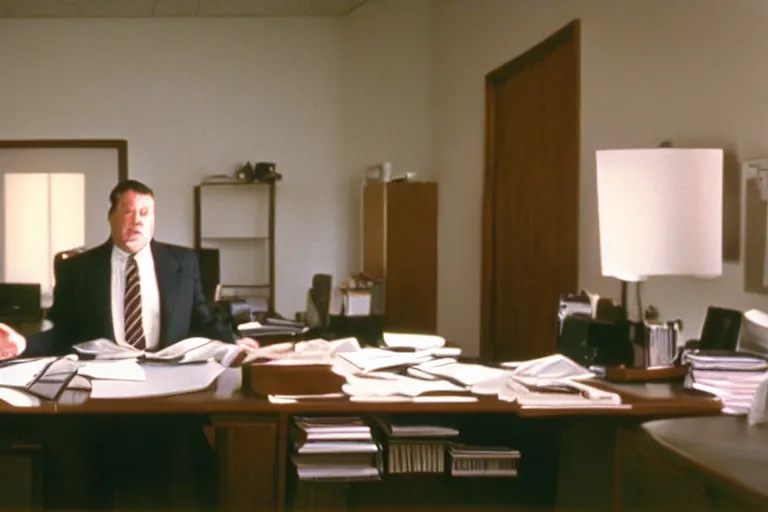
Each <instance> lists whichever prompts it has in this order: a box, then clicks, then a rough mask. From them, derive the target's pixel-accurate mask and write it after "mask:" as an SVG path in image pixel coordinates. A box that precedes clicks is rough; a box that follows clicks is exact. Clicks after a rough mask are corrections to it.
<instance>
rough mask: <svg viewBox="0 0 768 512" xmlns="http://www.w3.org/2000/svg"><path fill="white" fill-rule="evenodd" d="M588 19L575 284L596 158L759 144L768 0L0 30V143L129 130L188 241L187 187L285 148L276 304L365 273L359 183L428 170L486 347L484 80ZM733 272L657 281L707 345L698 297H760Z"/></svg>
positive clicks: (453, 304) (613, 291)
mask: <svg viewBox="0 0 768 512" xmlns="http://www.w3.org/2000/svg"><path fill="white" fill-rule="evenodd" d="M575 18H580V19H581V20H582V81H583V89H582V95H583V96H582V148H581V149H582V164H581V167H582V184H581V198H582V216H581V223H582V226H581V265H580V281H581V285H582V286H584V287H587V288H589V289H592V290H593V291H595V292H598V293H603V294H609V295H612V296H616V295H617V294H618V284H617V283H616V282H615V281H612V280H608V279H604V278H602V277H601V276H600V266H599V251H598V238H597V237H598V234H597V216H596V198H595V187H594V177H595V176H594V156H593V155H594V151H595V150H596V149H602V148H611V147H623V146H626V147H641V146H651V145H656V144H658V143H659V142H660V141H661V140H663V139H671V140H672V141H673V142H674V143H675V144H676V145H679V146H694V145H702V146H704V145H712V146H718V147H726V148H727V149H729V150H731V151H734V152H735V153H736V154H737V155H738V156H739V158H742V159H744V158H754V157H758V156H768V140H766V138H768V135H766V134H768V102H766V101H765V93H764V91H765V84H766V83H768V80H767V79H768V69H764V68H763V66H761V64H762V62H763V60H764V59H763V56H764V55H765V53H766V51H768V40H766V38H765V37H764V24H765V21H766V19H767V18H768V2H766V1H764V0H760V1H758V0H754V1H750V0H735V1H731V2H724V1H723V2H717V1H712V0H622V1H621V2H608V1H605V0H547V1H540V0H372V1H371V2H370V3H369V4H366V5H364V6H363V7H361V8H359V9H357V10H355V11H354V12H353V13H352V14H351V15H350V16H349V17H348V18H345V19H341V20H336V19H333V20H331V19H314V20H313V19H276V18H269V19H241V20H234V19H199V20H187V19H156V20H104V19H99V20H0V69H2V73H0V112H1V113H2V123H0V138H2V139H11V138H12V139H29V138H95V137H98V138H102V137H115V138H126V139H128V141H129V160H130V161H129V164H130V168H131V175H132V176H135V177H137V178H139V179H143V180H146V181H147V182H148V183H149V184H150V185H151V186H153V187H154V188H155V189H156V190H157V195H158V201H159V203H160V204H159V211H158V216H159V217H158V225H157V227H158V236H159V238H163V239H165V240H168V241H171V242H179V243H185V244H190V243H191V242H192V219H191V214H192V201H191V194H192V192H191V189H192V185H193V184H194V183H196V182H197V181H199V180H200V179H201V178H202V177H203V176H204V175H205V174H208V173H220V172H231V171H232V170H233V169H234V167H235V166H236V165H237V163H239V162H240V161H242V160H245V159H251V160H274V161H276V162H277V163H278V169H279V170H280V171H281V172H283V173H284V175H285V179H284V181H283V183H282V184H281V187H280V189H279V190H280V192H279V202H278V218H277V223H278V248H277V256H278V269H277V282H278V297H277V298H278V308H279V309H280V310H281V311H284V312H286V313H287V314H292V313H293V311H295V310H298V309H302V307H303V302H304V293H305V289H306V284H307V283H308V282H309V279H310V276H311V274H312V273H314V272H331V273H334V274H335V276H336V278H337V279H338V278H340V277H342V276H344V275H346V274H347V273H348V272H349V271H355V270H357V269H358V268H359V249H358V248H359V233H358V230H359V222H358V219H357V217H356V216H357V212H358V208H359V199H358V197H359V195H358V193H359V185H360V181H359V173H361V172H362V170H363V169H364V168H365V167H366V166H368V165H371V164H375V163H379V162H381V161H384V160H388V161H391V162H392V163H393V166H394V171H395V172H396V173H397V172H405V171H406V170H408V171H414V170H415V171H417V172H419V173H421V174H422V175H423V176H425V177H436V178H437V180H438V181H439V190H440V237H439V258H440V261H439V303H438V323H439V329H440V332H441V333H442V334H443V335H445V336H446V337H448V338H450V339H451V340H452V341H456V342H458V343H461V344H462V345H463V346H464V347H465V348H466V349H467V350H468V352H470V353H472V352H474V351H476V350H477V345H478V337H479V314H480V250H481V248H480V243H481V241H480V227H481V188H482V179H483V129H484V126H483V122H484V119H483V115H484V114H483V102H484V96H483V94H484V91H483V80H484V76H485V74H486V73H487V72H488V71H490V70H492V69H494V68H495V67H497V66H499V65H500V64H503V63H505V62H507V61H509V60H511V59H513V58H514V57H516V56H517V55H519V54H520V53H522V52H524V51H526V50H527V49H528V48H530V47H531V46H533V45H535V44H536V43H538V42H539V41H541V40H542V39H544V38H546V37H547V36H548V35H549V34H551V33H552V32H554V31H556V30H558V29H559V28H561V27H562V26H564V25H565V24H567V23H568V22H570V21H571V20H573V19H575ZM742 289H743V286H742V267H741V265H740V264H728V265H726V267H725V275H724V276H723V277H721V278H719V279H717V280H715V281H711V282H700V281H696V280H693V279H664V280H661V279H658V280H655V281H651V282H649V283H648V284H647V285H646V287H645V293H646V302H647V303H653V304H655V305H657V306H659V307H660V308H661V311H662V314H664V315H665V316H679V317H681V318H683V319H684V320H685V322H686V324H687V333H686V334H690V335H695V334H696V333H697V332H698V330H699V326H700V323H701V319H702V317H703V315H704V313H705V309H706V306H707V305H709V304H711V303H716V304H719V305H723V306H731V307H736V308H742V309H743V308H749V307H758V308H766V309H768V298H766V297H763V296H758V295H752V294H746V293H744V292H743V291H742Z"/></svg>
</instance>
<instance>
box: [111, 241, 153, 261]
mask: <svg viewBox="0 0 768 512" xmlns="http://www.w3.org/2000/svg"><path fill="white" fill-rule="evenodd" d="M149 255H151V248H150V247H149V242H147V244H146V245H145V246H144V247H142V248H141V250H140V251H139V252H137V253H136V254H135V256H134V259H135V260H136V261H137V262H140V261H142V260H144V259H146V258H148V257H149ZM112 256H113V257H115V258H117V260H118V261H119V262H121V263H125V262H126V261H127V260H128V258H129V257H130V253H127V252H125V251H124V250H122V249H121V248H119V247H118V246H117V244H114V243H113V244H112Z"/></svg>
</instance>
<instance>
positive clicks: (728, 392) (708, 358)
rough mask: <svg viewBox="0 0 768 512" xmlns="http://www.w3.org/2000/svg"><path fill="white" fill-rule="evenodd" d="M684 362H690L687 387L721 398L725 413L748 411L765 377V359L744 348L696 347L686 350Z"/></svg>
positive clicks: (767, 364)
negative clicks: (696, 349)
mask: <svg viewBox="0 0 768 512" xmlns="http://www.w3.org/2000/svg"><path fill="white" fill-rule="evenodd" d="M683 363H686V364H688V365H689V366H690V371H689V372H688V376H687V377H686V381H685V385H686V387H689V388H692V389H697V390H699V391H705V392H707V393H711V394H713V395H715V396H717V397H718V398H720V400H721V401H722V402H723V413H724V414H735V415H741V414H747V413H748V412H749V409H750V407H751V405H752V401H753V400H754V397H755V394H756V393H757V388H758V386H759V385H760V383H761V382H762V381H763V380H765V378H766V377H768V361H766V359H765V358H764V357H763V356H760V355H756V354H751V353H747V352H728V351H697V352H692V353H687V354H685V355H684V356H683Z"/></svg>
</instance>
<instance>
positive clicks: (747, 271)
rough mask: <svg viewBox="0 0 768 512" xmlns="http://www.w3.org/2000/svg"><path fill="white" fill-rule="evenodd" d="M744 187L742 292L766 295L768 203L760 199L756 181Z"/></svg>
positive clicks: (767, 278)
mask: <svg viewBox="0 0 768 512" xmlns="http://www.w3.org/2000/svg"><path fill="white" fill-rule="evenodd" d="M745 181H746V183H745V187H744V291H746V292H752V293H763V294H768V272H766V270H768V250H766V243H767V242H768V207H766V206H767V205H768V203H766V201H764V200H763V199H761V197H760V190H759V188H758V186H757V180H755V179H748V180H745Z"/></svg>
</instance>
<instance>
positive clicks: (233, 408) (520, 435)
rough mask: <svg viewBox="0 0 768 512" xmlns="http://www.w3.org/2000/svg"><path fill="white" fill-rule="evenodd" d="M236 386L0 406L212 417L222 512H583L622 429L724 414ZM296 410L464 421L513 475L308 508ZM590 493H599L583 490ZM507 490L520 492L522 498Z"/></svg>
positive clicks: (341, 497)
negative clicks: (251, 392)
mask: <svg viewBox="0 0 768 512" xmlns="http://www.w3.org/2000/svg"><path fill="white" fill-rule="evenodd" d="M239 383H240V379H239V371H238V370H227V371H226V372H225V373H224V374H222V375H221V376H220V377H219V378H218V379H217V381H216V383H215V385H214V386H212V388H211V389H209V390H206V391H204V392H199V393H189V394H185V395H178V396H171V397H164V398H152V399H124V400H91V399H89V398H88V396H87V393H83V392H72V391H67V392H66V393H65V394H64V396H62V397H61V399H60V400H58V401H57V402H56V403H45V404H43V405H41V406H40V407H36V408H32V409H30V408H15V407H11V406H9V405H7V404H3V403H0V414H16V415H21V414H24V415H31V416H36V417H40V416H43V419H44V417H45V415H54V416H55V415H65V414H66V415H68V416H72V415H75V416H77V415H99V414H104V415H108V414H135V415H156V414H192V415H202V416H206V417H208V418H209V419H210V427H209V429H208V433H209V439H210V441H211V443H212V445H213V446H214V447H215V450H216V453H217V457H218V465H219V484H220V485H219V489H220V499H221V507H220V510H231V511H242V510H249V511H255V510H286V509H298V508H301V506H307V507H309V506H310V505H311V506H313V507H318V506H321V505H323V503H321V502H322V501H323V500H325V503H324V504H325V505H327V506H329V507H332V508H333V510H340V509H345V508H346V509H349V510H351V509H360V510H362V509H365V510H373V509H376V508H377V507H378V508H390V509H391V508H396V509H397V510H405V509H406V508H407V507H406V505H409V506H411V507H413V508H412V510H416V509H418V510H425V509H428V508H429V507H430V506H434V507H437V506H440V507H441V510H446V509H447V510H451V509H453V510H458V509H461V508H462V507H465V508H466V507H469V508H472V507H473V504H475V503H476V501H478V500H479V502H480V503H482V504H483V505H487V508H483V507H479V506H478V508H475V509H476V510H486V509H492V508H493V509H495V510H501V509H504V510H515V509H517V510H523V509H530V508H535V509H537V510H541V509H554V508H557V507H559V506H563V507H571V506H574V507H582V509H584V508H583V507H584V506H586V505H588V506H590V507H591V506H594V505H595V504H596V503H597V504H598V505H597V506H598V508H597V509H600V508H599V507H600V506H602V505H600V504H604V503H606V502H608V503H611V502H612V500H613V499H614V496H613V490H612V489H613V467H614V466H613V447H614V445H615V443H614V442H613V439H615V437H616V432H617V431H618V429H619V428H623V427H626V426H633V425H639V424H641V423H642V422H644V421H647V420H651V419H658V418H674V417H685V416H707V415H717V414H719V412H720V409H721V405H720V403H719V402H718V401H717V400H715V399H713V398H712V397H710V396H708V395H704V394H701V393H695V392H690V391H687V390H684V389H682V387H680V386H675V385H671V384H651V385H642V384H640V385H636V384H634V385H633V384H630V385H614V384H605V383H598V385H600V386H604V387H607V388H610V389H614V390H616V391H617V392H619V393H620V394H621V395H622V397H623V400H624V402H625V403H627V404H630V405H631V407H630V408H629V409H599V410H595V409H589V410H586V409H556V410H553V409H549V410H541V409H538V410H536V409H521V408H520V407H519V406H518V405H517V404H514V403H507V402H501V401H499V400H497V399H495V398H492V397H482V398H481V399H480V400H479V401H478V402H475V403H428V404H414V403H367V404H362V403H354V402H350V401H347V400H336V401H325V402H320V401H308V402H303V403H298V404H285V405H282V404H280V405H278V404H272V403H270V402H269V401H268V400H265V399H264V398H259V397H252V396H247V395H245V394H243V393H242V392H241V391H240V389H239ZM299 414H301V415H308V414H380V415H400V414H406V415H410V414H418V415H421V416H423V417H424V418H425V419H427V418H429V419H438V420H440V419H443V420H446V421H451V422H456V423H458V424H461V426H462V433H464V432H465V431H466V432H467V435H468V436H469V437H470V438H471V440H473V441H475V442H481V441H484V442H485V444H498V443H506V444H507V445H509V446H512V447H518V448H520V449H521V452H522V454H523V458H522V467H521V473H520V476H519V478H518V479H515V480H516V481H515V482H502V481H499V480H498V479H496V480H495V481H493V482H491V481H490V480H493V479H450V478H447V477H440V478H435V479H431V480H430V479H421V480H420V479H418V478H415V479H414V478H408V479H403V478H396V477H393V478H391V477H388V476H385V478H383V479H382V482H377V483H360V484H354V485H349V486H347V485H334V484H325V485H323V484H311V485H312V486H315V487H314V490H313V491H312V492H310V493H309V494H310V495H311V496H312V497H311V501H313V503H311V504H308V503H306V501H305V502H301V503H299V502H297V501H296V500H295V499H294V498H293V496H296V495H299V494H302V492H303V491H302V490H301V488H300V487H301V485H303V484H301V483H298V484H297V482H295V481H294V480H293V479H292V473H293V472H292V469H291V465H290V464H291V463H290V452H289V445H290V440H289V425H290V419H291V417H292V416H293V415H299ZM462 440H463V439H462ZM585 454H586V455H585ZM584 457H587V458H586V460H587V461H590V469H589V471H585V466H584V464H585V459H584ZM479 480H486V482H481V481H479ZM593 488H594V489H598V490H599V492H597V491H596V492H588V491H589V490H590V489H593ZM531 489H533V490H531ZM320 490H322V492H321V491H320ZM515 493H519V494H520V496H521V497H520V499H519V500H518V499H517V498H516V497H515V496H514V494H515ZM430 494H431V496H430ZM597 494H600V495H599V496H597ZM303 495H304V496H306V495H307V493H303ZM494 496H495V497H494ZM430 500H431V501H430ZM414 501H415V503H414ZM608 508H610V506H609V507H608ZM587 509H591V510H596V508H587ZM606 510H607V509H606Z"/></svg>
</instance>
